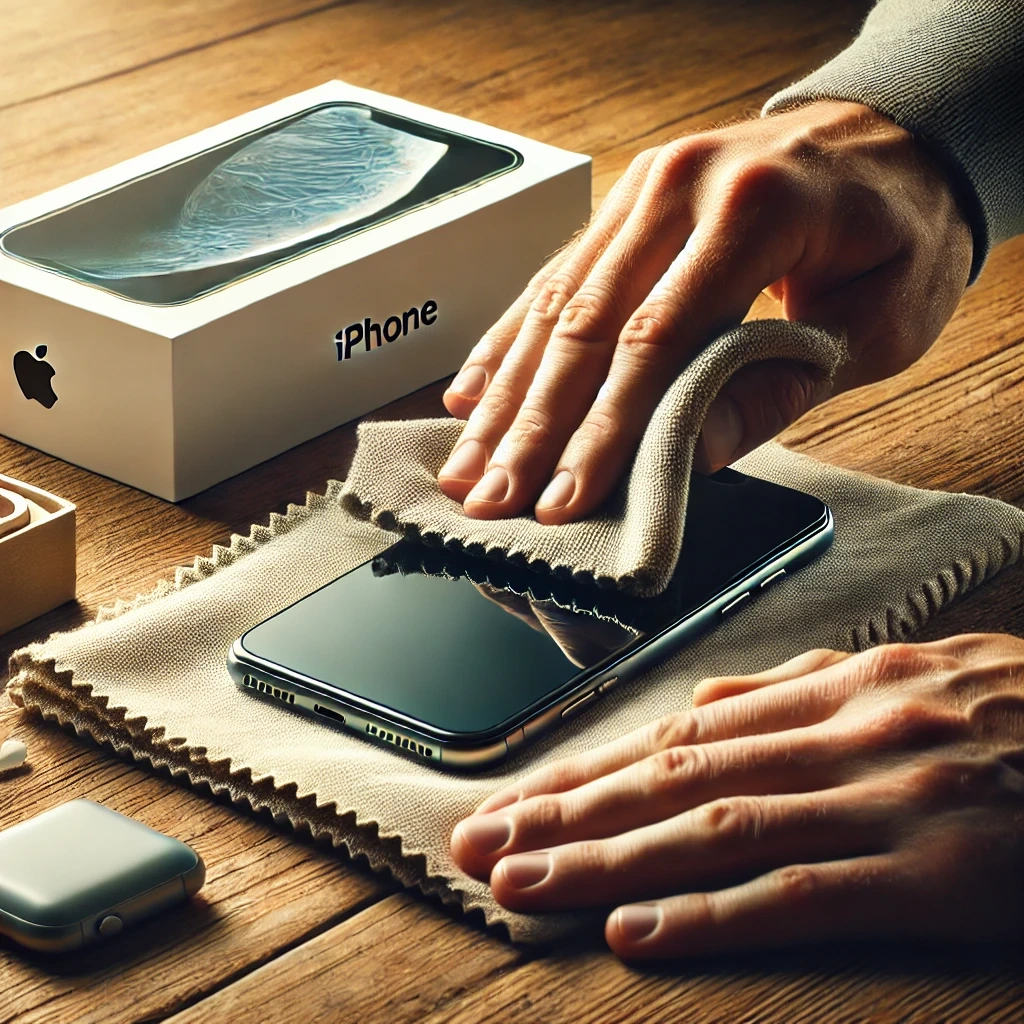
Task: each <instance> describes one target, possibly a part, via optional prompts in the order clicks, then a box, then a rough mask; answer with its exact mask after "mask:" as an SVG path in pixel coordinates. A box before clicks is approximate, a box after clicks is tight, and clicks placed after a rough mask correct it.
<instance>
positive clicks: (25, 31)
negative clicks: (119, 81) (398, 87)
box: [0, 0, 338, 109]
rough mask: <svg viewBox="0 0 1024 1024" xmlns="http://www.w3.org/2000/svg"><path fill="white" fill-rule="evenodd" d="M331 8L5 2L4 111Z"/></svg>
mask: <svg viewBox="0 0 1024 1024" xmlns="http://www.w3.org/2000/svg"><path fill="white" fill-rule="evenodd" d="M335 2H338V0H335ZM326 6H331V4H330V3H329V2H328V0H261V2H260V3H259V4H253V3H251V2H250V0H215V2H212V3H211V2H209V0H165V2H162V3H158V4H138V3H130V2H127V0H88V2H85V0H83V2H79V3H75V4H74V6H73V9H72V10H70V11H69V7H68V3H67V0H36V2H33V3H24V2H22V0H2V2H0V25H3V33H2V34H0V67H2V68H3V69H4V71H3V75H2V76H0V109H3V108H4V107H9V106H14V105H15V104H19V103H26V102H28V101H29V100H32V99H38V98H39V97H41V96H55V95H57V94H59V93H62V92H66V91H67V90H68V89H74V88H78V87H79V86H81V85H83V84H85V83H87V82H91V81H96V80H97V79H101V78H111V77H113V76H115V75H119V74H123V73H124V72H125V71H128V70H131V69H132V68H135V67H138V66H139V65H142V64H153V63H155V62H157V61H161V60H167V59H168V58H170V57H173V56H175V55H177V54H180V53H185V52H188V51H190V50H195V49H198V48H200V47H205V46H211V45H213V44H215V43H216V42H219V41H220V40H222V39H225V38H232V37H235V36H240V35H245V34H246V33H249V32H254V31H257V30H260V29H264V30H265V29H267V28H269V27H271V26H273V25H277V24H280V23H281V22H283V21H288V20H291V19H294V18H299V17H302V16H304V15H307V14H309V13H311V12H312V11H316V10H321V9H323V8H324V7H326ZM69 14H70V15H71V16H70V17H69Z"/></svg>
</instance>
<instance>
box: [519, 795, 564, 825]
mask: <svg viewBox="0 0 1024 1024" xmlns="http://www.w3.org/2000/svg"><path fill="white" fill-rule="evenodd" d="M568 823H569V822H568V815H567V813H566V806H565V802H564V800H563V799H562V797H561V796H560V795H558V794H546V795H544V796H538V797H534V799H533V800H531V801H530V805H529V809H528V811H527V812H526V813H525V814H524V815H523V818H522V826H520V827H521V828H525V830H526V831H528V832H531V833H536V832H539V833H542V834H544V835H547V834H550V833H557V832H559V831H560V830H561V829H562V827H563V826H565V825H567V824H568ZM517 831H518V829H517Z"/></svg>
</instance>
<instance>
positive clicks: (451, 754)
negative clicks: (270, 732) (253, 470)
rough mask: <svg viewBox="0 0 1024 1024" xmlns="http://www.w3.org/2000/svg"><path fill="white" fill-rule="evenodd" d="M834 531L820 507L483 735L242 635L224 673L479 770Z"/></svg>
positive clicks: (813, 552)
mask: <svg viewBox="0 0 1024 1024" xmlns="http://www.w3.org/2000/svg"><path fill="white" fill-rule="evenodd" d="M834 532H835V523H834V520H833V517H832V511H831V509H829V507H828V506H827V505H825V506H824V512H823V514H822V516H821V518H820V519H819V520H818V521H817V522H816V523H813V524H812V525H811V526H809V527H808V528H807V529H806V530H805V531H804V532H803V533H801V534H799V535H798V536H797V537H795V538H794V539H793V540H792V541H791V542H790V544H789V546H788V547H786V548H785V549H783V550H782V551H778V550H777V551H775V552H773V553H771V554H769V555H768V556H767V557H766V560H765V561H763V562H762V563H760V564H759V565H758V566H757V567H756V568H754V569H753V570H751V571H749V572H748V573H747V574H746V575H744V576H743V577H742V578H741V579H739V580H737V581H736V582H734V583H731V584H729V585H728V586H727V587H726V588H725V589H724V590H722V591H720V592H719V593H718V594H716V595H715V596H714V597H712V598H711V599H710V600H708V601H707V602H705V603H704V604H703V605H701V606H700V607H699V608H697V609H695V610H694V611H692V612H691V613H690V614H689V615H687V616H686V617H685V618H683V619H679V620H677V621H676V622H674V623H672V624H671V625H670V626H666V627H665V628H664V629H663V630H662V631H661V632H660V633H655V634H653V635H651V636H646V637H641V638H639V639H638V640H636V641H635V642H634V643H633V644H629V645H627V646H626V647H624V648H621V649H620V650H618V651H616V652H614V653H612V654H611V655H609V656H608V657H607V658H605V659H604V660H602V661H600V662H598V663H597V664H596V665H594V666H592V667H591V668H589V669H584V670H581V671H580V672H579V673H578V674H577V675H575V676H573V677H572V678H571V679H569V680H568V682H567V683H566V684H565V685H564V686H563V687H561V688H559V689H558V690H554V691H552V692H551V693H549V694H547V695H546V696H545V697H543V698H541V701H537V702H534V704H533V705H530V706H528V707H527V708H524V709H523V711H521V712H520V713H519V715H518V716H516V717H515V718H512V719H509V720H507V721H506V722H503V723H501V724H500V725H498V726H496V727H494V728H493V729H491V730H488V731H487V732H481V733H476V734H465V733H462V734H459V733H450V732H446V731H445V730H441V729H435V728H433V727H432V726H429V725H428V724H426V723H425V722H419V721H417V720H415V719H413V718H410V717H408V716H406V715H403V714H401V713H400V712H397V711H394V710H392V709H391V708H387V707H384V706H383V705H379V704H374V703H373V702H372V701H368V700H365V699H364V698H361V697H356V696H354V695H353V694H349V693H347V692H346V691H344V690H340V689H338V688H336V687H334V686H331V685H330V684H328V683H325V682H323V681H322V680H319V679H314V678H312V677H310V676H305V675H303V674H302V673H299V672H295V671H293V670H291V669H288V668H286V667H285V666H283V665H277V664H275V663H273V662H270V661H267V660H265V659H263V658H260V657H259V656H258V655H255V654H253V653H251V652H250V651H247V650H246V649H245V646H244V644H243V641H244V640H245V636H244V635H243V636H242V637H240V638H239V639H238V640H236V641H235V642H234V644H232V646H231V650H230V652H229V653H228V659H227V667H228V672H229V673H230V674H231V677H232V679H233V680H234V681H235V684H236V685H237V686H238V688H239V689H241V690H244V691H245V692H247V693H250V694H252V695H253V696H257V697H262V698H264V699H267V700H269V701H271V702H273V703H278V704H280V703H283V704H285V705H287V706H288V707H290V708H291V709H292V710H295V711H300V712H303V713H305V714H307V715H311V716H313V717H314V718H317V719H318V720H319V721H322V722H330V723H331V724H333V725H335V726H342V727H343V728H344V729H345V730H346V731H349V732H352V733H355V734H356V735H359V736H362V737H363V738H364V739H368V740H370V741H372V742H376V743H378V744H381V745H384V746H389V747H392V748H394V749H397V750H399V751H402V752H405V753H407V754H408V755H410V756H411V757H413V758H415V759H416V760H418V761H420V762H424V761H425V762H428V763H431V764H433V765H435V766H436V767H441V768H445V769H455V770H457V771H480V770H483V769H486V768H490V767H492V766H494V765H496V764H499V763H500V762H502V761H504V760H506V759H507V758H508V757H509V756H511V755H512V754H513V753H514V752H515V751H517V750H519V749H520V748H521V747H522V746H524V745H525V744H526V743H528V742H529V743H532V742H533V741H534V740H535V739H537V738H538V737H539V736H541V735H543V734H544V733H546V732H548V731H550V730H551V729H553V728H554V727H555V726H556V725H558V724H559V723H560V722H562V721H564V720H565V719H566V718H568V717H570V716H571V715H573V714H575V713H576V712H577V711H582V710H583V709H584V707H589V706H590V704H592V703H593V702H594V701H595V700H597V699H598V698H599V697H602V696H604V695H605V694H606V693H608V692H609V691H610V690H611V689H612V688H613V687H616V686H618V685H620V684H621V683H623V682H626V681H627V680H628V679H630V678H632V677H633V676H636V675H638V674H639V673H641V672H643V671H644V670H645V669H647V668H649V667H650V666H651V665H652V664H654V663H655V662H657V661H661V660H663V659H664V658H665V657H667V656H668V655H669V654H671V653H673V652H674V651H675V650H677V649H678V648H680V647H682V646H684V645H685V644H686V643H688V642H690V641H692V640H694V639H695V638H696V637H698V636H699V635H700V634H702V633H704V632H706V631H708V630H709V629H710V628H711V627H712V626H714V625H715V624H717V622H719V621H720V620H721V618H722V617H723V615H728V614H730V613H731V611H732V609H733V608H734V607H738V606H739V605H740V604H741V603H742V604H743V605H744V606H745V605H746V604H749V603H750V600H749V599H745V596H746V595H749V597H750V599H754V598H755V597H756V595H757V594H758V593H760V591H761V590H762V589H764V588H766V587H768V586H771V585H773V584H775V583H776V582H778V581H780V580H781V579H782V578H783V577H784V576H787V575H789V574H790V573H792V572H793V571H795V570H797V569H799V568H801V567H802V566H804V565H806V564H807V563H808V562H811V561H813V560H814V559H815V558H817V557H818V556H819V555H820V554H822V553H823V552H824V551H826V550H827V549H828V548H829V547H830V546H831V544H832V539H833V536H834ZM356 568H359V566H356ZM350 571H351V572H354V571H355V569H352V570H350ZM345 575H347V574H345ZM339 578H340V577H339ZM332 582H334V581H332ZM330 585H331V584H330V583H328V584H327V586H330ZM296 603H298V602H296ZM538 705H539V706H538ZM523 719H525V720H523Z"/></svg>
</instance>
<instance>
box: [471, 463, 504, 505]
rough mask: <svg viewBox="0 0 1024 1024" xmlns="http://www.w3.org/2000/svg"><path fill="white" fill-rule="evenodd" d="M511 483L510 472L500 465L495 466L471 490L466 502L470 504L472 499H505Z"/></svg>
mask: <svg viewBox="0 0 1024 1024" xmlns="http://www.w3.org/2000/svg"><path fill="white" fill-rule="evenodd" d="M509 484H510V480H509V478H508V473H507V472H506V471H505V470H504V469H502V468H501V467H500V466H495V467H494V469H492V470H491V471H490V472H488V473H487V474H486V475H485V476H484V478H483V479H482V480H481V481H480V482H479V483H478V484H477V485H476V487H474V488H473V490H471V491H470V492H469V494H468V496H467V497H466V502H467V504H468V503H469V502H471V501H504V500H505V495H506V494H508V488H509Z"/></svg>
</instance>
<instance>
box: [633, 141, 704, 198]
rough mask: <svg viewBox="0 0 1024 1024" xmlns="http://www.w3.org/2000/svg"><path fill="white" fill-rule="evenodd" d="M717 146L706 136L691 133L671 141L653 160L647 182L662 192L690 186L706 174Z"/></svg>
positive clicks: (675, 190)
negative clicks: (705, 171)
mask: <svg viewBox="0 0 1024 1024" xmlns="http://www.w3.org/2000/svg"><path fill="white" fill-rule="evenodd" d="M716 148H717V144H716V143H714V142H713V141H712V140H711V139H710V138H709V137H708V136H706V135H689V136H686V137H685V138H682V139H676V140H675V141H673V142H668V143H666V144H665V145H664V146H662V147H661V149H660V150H658V152H657V155H656V156H655V157H654V159H653V161H652V163H651V169H650V172H649V174H648V181H649V182H650V184H651V186H652V187H653V188H654V189H655V190H656V191H659V192H662V191H664V192H677V191H680V190H682V189H689V188H690V187H691V186H692V185H693V183H694V181H696V180H697V179H698V178H699V177H700V176H701V175H702V174H703V173H704V170H705V168H706V166H707V164H708V162H709V160H710V158H711V156H712V153H713V152H714V151H715V149H716Z"/></svg>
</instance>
